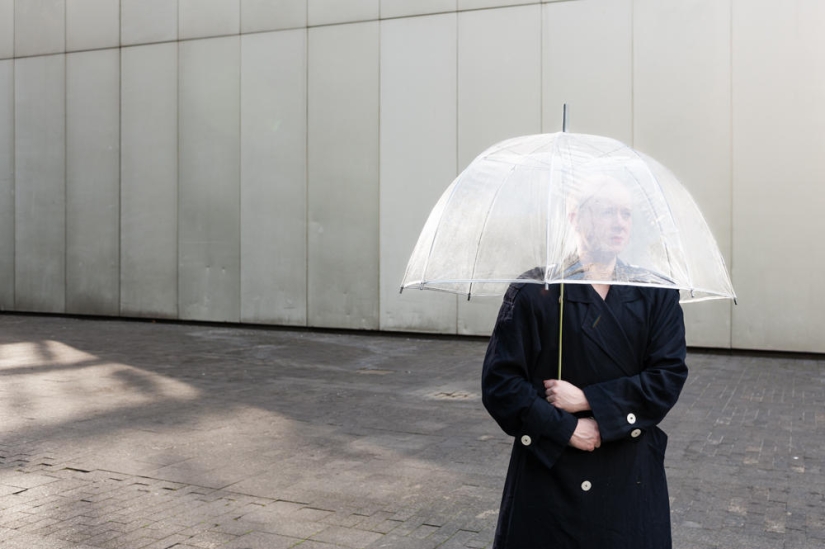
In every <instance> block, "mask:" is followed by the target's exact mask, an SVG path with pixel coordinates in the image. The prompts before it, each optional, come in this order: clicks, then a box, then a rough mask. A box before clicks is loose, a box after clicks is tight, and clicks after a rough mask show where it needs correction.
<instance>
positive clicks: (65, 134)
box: [63, 4, 69, 313]
mask: <svg viewBox="0 0 825 549" xmlns="http://www.w3.org/2000/svg"><path fill="white" fill-rule="evenodd" d="M64 6H65V4H64ZM64 16H65V11H64ZM64 33H65V18H64ZM64 42H65V36H64ZM64 46H65V44H64ZM68 296H69V54H68V53H67V52H65V51H64V52H63V312H64V313H66V312H68V310H67V304H68V301H69V299H68Z"/></svg>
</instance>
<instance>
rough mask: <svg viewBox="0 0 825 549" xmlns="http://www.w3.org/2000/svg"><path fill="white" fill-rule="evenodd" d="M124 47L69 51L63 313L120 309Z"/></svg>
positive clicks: (93, 312) (107, 313)
mask: <svg viewBox="0 0 825 549" xmlns="http://www.w3.org/2000/svg"><path fill="white" fill-rule="evenodd" d="M119 242H120V51H119V50H117V49H107V50H97V51H90V52H83V53H73V54H67V56H66V312H68V313H76V314H93V315H116V314H118V312H119V310H120V306H119V302H120V284H119V279H120V276H119V272H120V244H119Z"/></svg>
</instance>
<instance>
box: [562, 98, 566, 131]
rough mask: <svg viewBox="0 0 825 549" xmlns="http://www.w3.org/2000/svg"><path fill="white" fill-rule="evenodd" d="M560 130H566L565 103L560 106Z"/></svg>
mask: <svg viewBox="0 0 825 549" xmlns="http://www.w3.org/2000/svg"><path fill="white" fill-rule="evenodd" d="M561 131H563V132H567V103H565V104H564V105H563V106H562V111H561Z"/></svg>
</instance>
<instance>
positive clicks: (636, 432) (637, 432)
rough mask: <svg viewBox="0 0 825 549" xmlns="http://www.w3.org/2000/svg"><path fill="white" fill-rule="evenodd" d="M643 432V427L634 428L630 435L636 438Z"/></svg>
mask: <svg viewBox="0 0 825 549" xmlns="http://www.w3.org/2000/svg"><path fill="white" fill-rule="evenodd" d="M641 434H642V430H641V429H633V430H632V431H631V432H630V436H632V437H633V438H636V437H638V436H639V435H641Z"/></svg>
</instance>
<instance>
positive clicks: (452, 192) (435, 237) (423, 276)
mask: <svg viewBox="0 0 825 549" xmlns="http://www.w3.org/2000/svg"><path fill="white" fill-rule="evenodd" d="M462 175H463V174H460V175H459V176H458V177H457V178H456V180H455V181H454V182H453V185H452V189H450V196H448V197H447V200H446V201H445V202H444V208H442V210H441V217H439V218H438V223H436V225H435V230H433V239H432V240H431V241H430V249H429V251H428V252H427V258H426V259H425V260H424V267H423V268H422V269H421V283H422V285H423V284H424V283H425V281H426V280H427V268H429V266H430V258H431V257H432V255H433V249H434V248H435V242H436V240H438V230H439V229H440V228H441V221H442V220H443V219H444V212H445V211H446V210H447V206H448V205H449V204H450V201H452V199H453V196H455V193H456V191H457V190H458V182H459V179H461V176H462ZM405 278H406V275H405Z"/></svg>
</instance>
